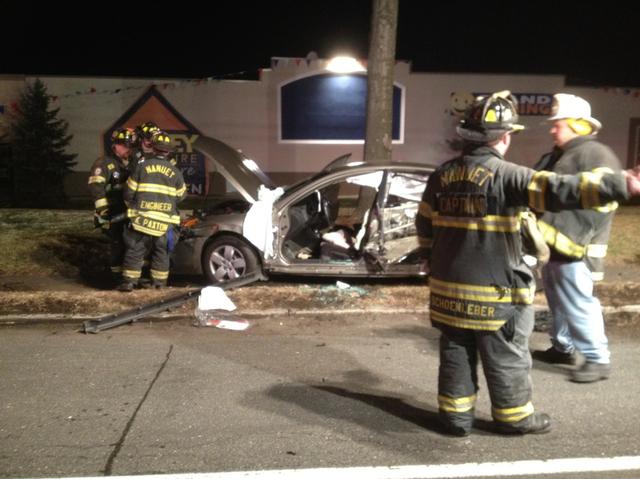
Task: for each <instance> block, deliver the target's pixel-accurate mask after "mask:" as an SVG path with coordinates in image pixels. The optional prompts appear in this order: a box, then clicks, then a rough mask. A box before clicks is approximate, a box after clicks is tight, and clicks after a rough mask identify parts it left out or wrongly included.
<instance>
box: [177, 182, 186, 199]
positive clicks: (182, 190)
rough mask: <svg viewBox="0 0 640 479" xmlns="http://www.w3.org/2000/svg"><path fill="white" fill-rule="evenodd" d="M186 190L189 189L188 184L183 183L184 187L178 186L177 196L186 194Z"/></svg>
mask: <svg viewBox="0 0 640 479" xmlns="http://www.w3.org/2000/svg"><path fill="white" fill-rule="evenodd" d="M185 191H187V185H182V187H181V188H178V189H177V190H176V196H177V197H178V198H179V197H181V196H182V195H183V194H184V192H185Z"/></svg>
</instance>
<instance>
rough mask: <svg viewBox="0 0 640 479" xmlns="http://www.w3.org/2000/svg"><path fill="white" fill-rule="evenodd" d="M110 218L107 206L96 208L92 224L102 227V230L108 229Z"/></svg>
mask: <svg viewBox="0 0 640 479" xmlns="http://www.w3.org/2000/svg"><path fill="white" fill-rule="evenodd" d="M110 219H111V215H109V210H108V209H107V208H104V209H101V210H96V212H95V213H94V214H93V224H94V226H95V227H96V228H102V229H103V230H108V229H109V226H110V223H109V220H110Z"/></svg>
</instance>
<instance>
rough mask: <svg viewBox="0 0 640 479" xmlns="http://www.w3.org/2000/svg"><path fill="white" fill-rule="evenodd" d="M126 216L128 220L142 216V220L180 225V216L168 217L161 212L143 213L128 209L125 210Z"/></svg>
mask: <svg viewBox="0 0 640 479" xmlns="http://www.w3.org/2000/svg"><path fill="white" fill-rule="evenodd" d="M127 216H128V217H129V218H136V217H138V216H142V217H144V218H149V219H152V220H156V221H162V222H164V223H172V224H175V225H179V224H180V215H169V214H167V213H162V212H161V211H143V210H136V209H133V208H129V209H128V210H127Z"/></svg>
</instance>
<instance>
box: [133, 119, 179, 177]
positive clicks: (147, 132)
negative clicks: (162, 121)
mask: <svg viewBox="0 0 640 479" xmlns="http://www.w3.org/2000/svg"><path fill="white" fill-rule="evenodd" d="M160 131H161V130H160V127H159V126H158V125H156V124H155V123H154V122H152V121H148V122H146V123H143V124H142V125H138V126H137V127H136V136H137V137H138V143H137V144H136V148H135V150H134V152H133V154H132V155H131V156H132V159H133V163H134V164H135V165H136V166H137V165H138V164H140V163H142V162H143V161H144V160H147V159H151V158H154V157H155V156H156V154H155V151H154V149H153V145H152V144H151V138H152V137H153V135H154V134H156V133H158V132H160ZM167 160H169V162H170V163H171V164H172V165H174V166H175V165H177V163H178V161H177V159H176V156H175V151H171V152H170V154H169V156H168V157H167Z"/></svg>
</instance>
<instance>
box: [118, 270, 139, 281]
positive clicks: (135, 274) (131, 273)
mask: <svg viewBox="0 0 640 479" xmlns="http://www.w3.org/2000/svg"><path fill="white" fill-rule="evenodd" d="M122 276H124V277H125V278H129V279H138V278H140V270H137V271H136V270H133V269H124V268H123V269H122Z"/></svg>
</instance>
